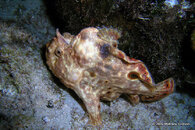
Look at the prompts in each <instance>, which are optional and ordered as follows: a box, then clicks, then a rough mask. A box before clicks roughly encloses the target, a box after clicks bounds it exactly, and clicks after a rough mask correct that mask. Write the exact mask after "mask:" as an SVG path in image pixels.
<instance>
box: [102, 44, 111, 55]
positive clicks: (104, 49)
mask: <svg viewBox="0 0 195 130" xmlns="http://www.w3.org/2000/svg"><path fill="white" fill-rule="evenodd" d="M109 54H110V45H109V44H104V45H102V46H100V55H101V57H102V58H103V59H104V58H106V57H108V56H109Z"/></svg>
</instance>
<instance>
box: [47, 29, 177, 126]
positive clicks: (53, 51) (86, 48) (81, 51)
mask: <svg viewBox="0 0 195 130" xmlns="http://www.w3.org/2000/svg"><path fill="white" fill-rule="evenodd" d="M56 35H57V36H56V37H55V38H54V39H53V40H52V41H51V42H50V43H48V44H47V45H46V46H47V51H46V58H47V64H48V66H49V68H50V70H51V71H52V72H53V73H54V75H55V76H56V77H58V78H59V79H60V80H61V82H62V83H63V84H64V85H65V86H66V87H68V88H71V89H73V90H74V91H75V92H76V93H77V95H78V96H79V97H80V98H81V99H82V101H83V102H84V104H85V106H86V108H87V111H88V113H89V117H90V121H91V124H93V125H99V124H101V117H100V99H101V100H108V101H112V100H115V99H116V98H118V97H119V96H120V95H121V94H126V95H127V97H128V98H129V100H130V101H131V103H132V104H137V103H138V102H139V101H156V100H159V99H161V98H163V97H165V96H167V95H169V94H170V93H172V92H173V89H174V81H173V79H172V78H169V79H167V80H165V81H162V82H160V83H158V84H155V83H154V82H153V81H152V78H151V76H150V73H149V72H148V70H147V68H146V66H145V65H144V63H143V62H142V61H140V60H136V59H133V58H129V57H128V56H126V55H125V54H124V53H123V52H122V51H120V50H119V49H118V48H117V44H118V41H117V39H118V38H119V37H120V33H119V32H117V31H116V30H114V29H107V28H102V29H97V28H93V27H90V28H86V29H83V30H82V31H81V32H80V33H79V34H78V35H77V36H73V35H70V34H69V33H65V34H64V35H63V36H62V35H61V34H60V33H59V31H58V30H57V31H56Z"/></svg>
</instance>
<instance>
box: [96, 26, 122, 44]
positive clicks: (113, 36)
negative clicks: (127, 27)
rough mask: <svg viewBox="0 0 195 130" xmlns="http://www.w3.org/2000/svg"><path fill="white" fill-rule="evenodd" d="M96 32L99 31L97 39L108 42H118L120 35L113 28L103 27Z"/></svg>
mask: <svg viewBox="0 0 195 130" xmlns="http://www.w3.org/2000/svg"><path fill="white" fill-rule="evenodd" d="M98 30H99V32H98V33H97V35H98V37H99V38H100V39H102V40H105V41H108V42H109V41H114V40H118V39H119V38H120V37H121V33H120V32H119V31H118V30H117V29H114V28H106V27H103V28H100V29H98Z"/></svg>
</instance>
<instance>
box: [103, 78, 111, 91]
mask: <svg viewBox="0 0 195 130" xmlns="http://www.w3.org/2000/svg"><path fill="white" fill-rule="evenodd" d="M104 83H105V84H107V83H108V80H106V81H104ZM108 89H110V88H108Z"/></svg>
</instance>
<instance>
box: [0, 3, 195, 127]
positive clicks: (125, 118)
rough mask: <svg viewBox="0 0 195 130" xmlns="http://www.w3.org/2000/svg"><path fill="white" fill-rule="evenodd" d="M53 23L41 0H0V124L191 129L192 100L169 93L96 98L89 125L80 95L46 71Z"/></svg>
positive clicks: (194, 106) (194, 123) (194, 103)
mask: <svg viewBox="0 0 195 130" xmlns="http://www.w3.org/2000/svg"><path fill="white" fill-rule="evenodd" d="M54 36H55V28H54V27H53V26H52V24H51V23H50V20H49V18H48V16H47V15H46V7H45V6H44V3H43V2H42V1H41V0H35V1H33V0H20V1H17V0H1V1H0V49H1V58H0V59H1V60H0V129H1V130H3V129H36V130H38V129H54V130H56V129H142V128H146V129H194V128H195V119H194V116H195V99H194V98H192V97H190V96H189V95H188V94H186V93H177V92H174V93H173V94H171V95H170V96H168V97H166V98H164V99H162V100H160V101H157V102H153V103H148V104H146V103H139V104H138V105H136V106H132V105H131V104H130V103H129V102H127V101H126V100H124V99H123V98H119V99H117V100H115V101H113V102H110V103H102V102H101V116H102V119H103V124H102V126H99V127H94V126H91V125H89V124H87V122H88V115H87V114H86V112H85V111H84V109H83V104H82V102H81V100H80V99H79V98H78V97H77V96H76V94H74V93H73V92H72V91H71V90H68V89H67V88H65V87H64V86H63V85H62V84H60V83H59V80H58V79H56V78H54V76H53V75H52V74H51V73H50V71H49V70H48V68H47V66H46V64H45V58H44V45H45V44H46V43H47V42H48V41H49V40H51V39H52V38H53V37H54Z"/></svg>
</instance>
